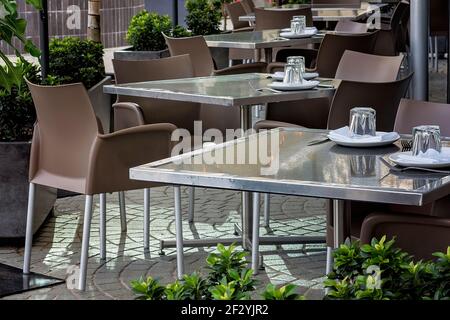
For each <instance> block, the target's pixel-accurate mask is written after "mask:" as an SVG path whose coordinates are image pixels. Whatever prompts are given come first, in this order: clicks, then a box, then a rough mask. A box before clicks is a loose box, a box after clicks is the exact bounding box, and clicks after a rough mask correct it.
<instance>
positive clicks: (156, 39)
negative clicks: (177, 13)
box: [126, 10, 191, 51]
mask: <svg viewBox="0 0 450 320" xmlns="http://www.w3.org/2000/svg"><path fill="white" fill-rule="evenodd" d="M163 33H164V34H166V35H168V36H172V37H175V38H180V37H189V36H190V35H191V34H190V32H188V31H187V30H186V29H185V28H184V27H182V26H176V27H175V28H172V21H171V20H170V18H169V16H168V15H159V14H157V13H155V12H148V11H147V10H143V11H141V12H139V13H138V14H136V15H135V16H134V17H133V18H132V19H131V22H130V26H129V27H128V32H127V36H126V39H127V41H128V43H129V44H130V45H131V46H133V49H134V50H136V51H160V50H164V49H166V48H167V46H166V42H165V40H164V36H163Z"/></svg>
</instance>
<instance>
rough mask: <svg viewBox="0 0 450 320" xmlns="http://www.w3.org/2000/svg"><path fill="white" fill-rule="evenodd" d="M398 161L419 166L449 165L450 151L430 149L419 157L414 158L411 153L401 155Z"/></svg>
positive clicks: (446, 149) (447, 149)
mask: <svg viewBox="0 0 450 320" xmlns="http://www.w3.org/2000/svg"><path fill="white" fill-rule="evenodd" d="M398 160H400V161H403V162H407V163H418V164H433V163H441V162H446V163H447V162H450V149H449V148H442V152H438V151H436V150H434V149H429V150H427V151H426V152H425V153H423V152H420V153H419V154H418V155H417V156H413V155H412V154H411V153H400V154H399V155H398Z"/></svg>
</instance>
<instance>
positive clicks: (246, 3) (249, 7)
mask: <svg viewBox="0 0 450 320" xmlns="http://www.w3.org/2000/svg"><path fill="white" fill-rule="evenodd" d="M241 3H242V6H243V7H244V10H245V13H246V14H250V13H253V12H255V3H254V2H253V0H241Z"/></svg>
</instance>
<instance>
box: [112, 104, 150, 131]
mask: <svg viewBox="0 0 450 320" xmlns="http://www.w3.org/2000/svg"><path fill="white" fill-rule="evenodd" d="M113 110H114V131H117V130H122V129H126V128H131V127H137V126H141V125H144V124H145V120H144V114H143V112H142V109H141V107H140V106H139V105H138V104H136V103H133V102H117V103H115V104H113Z"/></svg>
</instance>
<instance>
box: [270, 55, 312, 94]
mask: <svg viewBox="0 0 450 320" xmlns="http://www.w3.org/2000/svg"><path fill="white" fill-rule="evenodd" d="M286 61H287V63H286V65H285V66H284V71H283V72H276V73H274V74H271V75H270V78H272V79H273V80H274V81H273V82H272V83H270V84H269V85H268V88H269V89H272V90H279V91H296V90H308V89H313V88H315V87H317V86H318V85H320V81H318V80H313V79H315V78H316V77H318V76H319V74H318V73H308V72H305V71H306V68H305V58H304V57H302V56H291V57H288V58H287V60H286Z"/></svg>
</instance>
